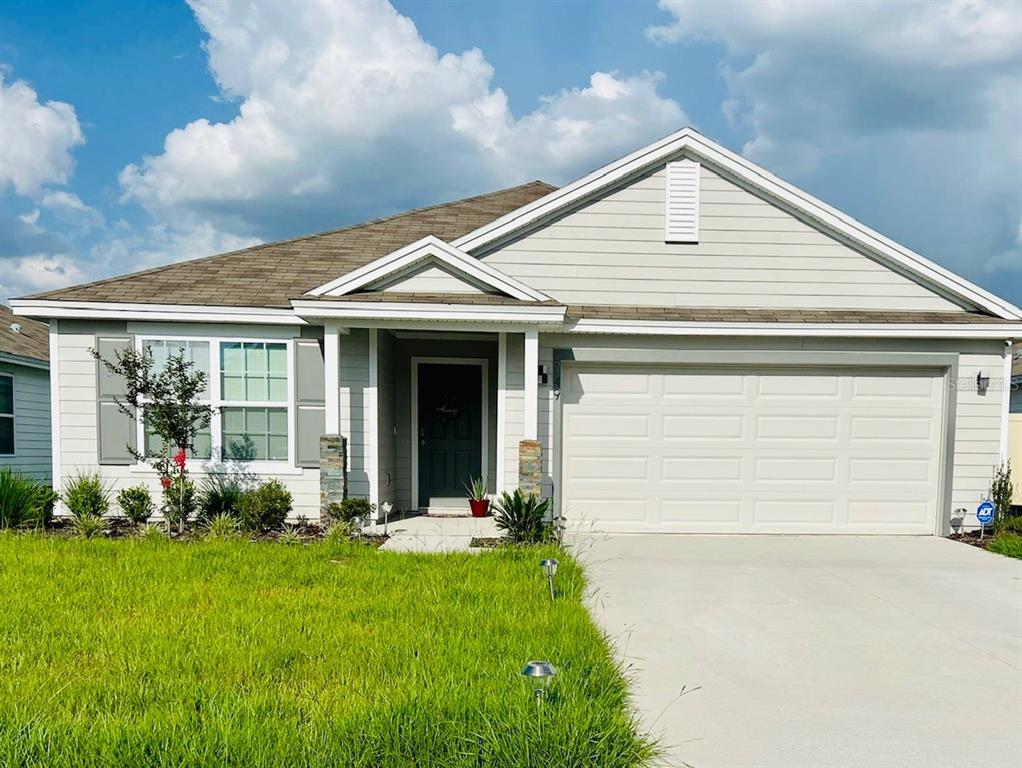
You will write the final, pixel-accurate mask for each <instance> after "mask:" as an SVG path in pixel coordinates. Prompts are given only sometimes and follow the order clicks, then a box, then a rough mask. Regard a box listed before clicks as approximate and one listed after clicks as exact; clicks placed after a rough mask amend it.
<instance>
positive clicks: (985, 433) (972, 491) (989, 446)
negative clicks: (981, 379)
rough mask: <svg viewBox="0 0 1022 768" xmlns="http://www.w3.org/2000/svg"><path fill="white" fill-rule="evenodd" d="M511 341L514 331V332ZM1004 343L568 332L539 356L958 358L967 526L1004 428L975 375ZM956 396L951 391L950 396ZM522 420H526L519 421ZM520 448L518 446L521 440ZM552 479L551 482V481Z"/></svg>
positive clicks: (998, 403) (958, 440)
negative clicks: (611, 352) (580, 352)
mask: <svg viewBox="0 0 1022 768" xmlns="http://www.w3.org/2000/svg"><path fill="white" fill-rule="evenodd" d="M509 338H510V336H509ZM1003 346H1004V345H1003V343H1002V342H1000V341H992V342H989V341H988V342H978V341H960V342H954V341H939V340H918V341H911V340H901V339H891V340H868V339H804V340H801V339H800V340H792V339H781V338H773V339H760V340H757V341H755V342H752V341H749V340H743V339H707V338H682V337H678V338H642V337H635V336H630V337H625V336H588V337H586V336H567V335H558V334H543V335H541V336H540V360H541V361H542V362H544V363H550V362H551V361H552V358H553V350H554V349H557V348H562V349H570V348H572V347H576V348H578V347H590V348H592V347H605V348H610V349H628V350H635V349H649V350H651V351H654V350H665V349H668V350H669V349H679V350H680V349H685V350H699V351H713V352H720V351H725V352H731V353H733V354H734V355H735V356H736V357H737V356H739V355H741V354H742V353H744V352H762V351H764V350H773V351H776V353H777V359H778V364H780V363H781V362H782V361H783V356H784V354H785V353H786V352H803V351H827V352H859V353H862V354H863V355H864V356H866V355H868V354H869V353H871V352H934V353H937V352H939V353H955V354H957V355H958V378H957V381H956V382H954V383H953V384H952V386H954V387H955V389H956V391H955V393H954V401H955V403H954V410H953V412H952V414H951V417H952V420H953V424H954V431H955V435H954V438H955V443H954V454H953V461H952V475H951V478H950V483H951V502H950V505H949V508H946V509H944V508H942V509H941V510H940V511H941V513H942V515H943V519H945V520H947V519H949V518H950V513H951V512H952V510H954V509H957V508H960V507H964V508H965V509H966V510H968V515H967V517H966V524H967V525H968V526H971V527H976V526H978V523H977V522H976V506H977V505H978V504H979V502H980V501H981V500H982V499H983V498H984V497H985V495H986V494H987V492H988V490H989V487H990V479H991V475H992V472H993V468H994V467H995V466H996V465H997V463H998V461H999V458H1000V449H1001V425H1002V414H1003V407H1004V406H1003V396H1004V392H1003V391H1001V390H1000V389H996V388H995V387H992V386H991V387H990V388H989V389H988V390H987V391H986V393H983V394H981V393H979V392H978V391H976V387H975V381H976V374H977V373H979V372H980V371H983V373H984V375H989V376H991V378H998V377H999V376H1000V372H1001V371H1002V370H1003V357H1002V350H1003ZM951 394H952V393H950V392H949V393H946V395H945V396H946V397H950V396H951ZM555 409H556V400H555V398H554V397H553V395H552V390H551V388H550V387H549V386H542V385H541V386H540V390H539V435H540V440H541V441H542V443H543V451H544V492H545V493H548V494H551V495H553V496H555V498H556V496H557V486H558V485H559V480H557V479H554V480H552V481H551V476H554V478H556V472H557V467H558V462H557V461H556V457H555V456H554V455H553V446H555V445H556V440H555V435H554V428H553V421H554V411H555ZM519 423H520V419H519ZM516 445H517V443H516ZM517 466H518V463H517V456H516V457H515V461H514V463H513V465H511V466H509V467H508V471H509V474H510V472H511V470H512V468H513V469H514V471H515V472H517ZM548 483H549V485H548Z"/></svg>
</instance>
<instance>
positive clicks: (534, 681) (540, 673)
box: [522, 561, 557, 706]
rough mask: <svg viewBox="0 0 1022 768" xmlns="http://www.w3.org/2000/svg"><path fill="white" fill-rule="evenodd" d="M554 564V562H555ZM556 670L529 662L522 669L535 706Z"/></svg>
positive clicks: (550, 665)
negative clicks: (534, 700) (529, 686)
mask: <svg viewBox="0 0 1022 768" xmlns="http://www.w3.org/2000/svg"><path fill="white" fill-rule="evenodd" d="M555 562H556V561H555ZM556 674H557V670H556V669H554V665H553V664H551V663H550V662H549V661H530V662H529V663H528V664H526V665H525V666H524V667H522V677H524V678H525V679H526V680H528V681H529V684H530V685H531V686H532V695H533V696H535V697H536V705H537V706H538V705H539V703H540V702H541V701H542V700H543V699H544V698H545V697H546V695H547V690H548V689H549V688H550V681H551V680H553V678H554V675H556Z"/></svg>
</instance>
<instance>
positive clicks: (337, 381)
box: [323, 323, 351, 439]
mask: <svg viewBox="0 0 1022 768" xmlns="http://www.w3.org/2000/svg"><path fill="white" fill-rule="evenodd" d="M323 371H324V382H323V396H324V398H325V400H324V405H325V408H324V411H325V419H324V423H323V429H324V430H325V432H324V434H327V435H336V434H338V433H340V431H341V332H340V328H338V327H337V325H336V323H334V324H327V325H325V326H323ZM348 437H349V439H350V437H351V436H350V435H348Z"/></svg>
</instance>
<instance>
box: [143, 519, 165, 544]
mask: <svg viewBox="0 0 1022 768" xmlns="http://www.w3.org/2000/svg"><path fill="white" fill-rule="evenodd" d="M138 535H139V536H140V537H142V538H143V539H145V540H146V541H166V540H167V531H166V529H165V528H164V527H163V526H162V525H156V524H155V523H146V524H145V525H143V526H141V527H140V528H139V529H138Z"/></svg>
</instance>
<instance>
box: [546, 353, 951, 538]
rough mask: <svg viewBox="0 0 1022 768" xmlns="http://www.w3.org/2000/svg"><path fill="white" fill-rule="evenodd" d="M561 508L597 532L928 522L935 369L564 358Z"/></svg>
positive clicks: (931, 521) (937, 449)
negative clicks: (629, 363)
mask: <svg viewBox="0 0 1022 768" xmlns="http://www.w3.org/2000/svg"><path fill="white" fill-rule="evenodd" d="M563 376H564V378H563V381H562V389H561V395H560V396H561V400H562V408H563V410H562V414H563V420H562V430H563V439H562V444H561V445H562V451H563V460H562V468H561V471H562V488H563V495H562V497H563V500H564V501H563V514H564V515H565V516H566V517H567V518H568V520H569V522H570V523H573V524H578V525H582V526H584V527H592V528H594V529H597V530H604V531H677V532H693V533H740V532H744V533H911V534H932V533H935V532H936V522H935V521H936V513H937V508H938V503H937V499H938V494H939V492H940V489H939V486H940V475H941V466H940V462H941V453H942V452H941V443H942V429H941V425H942V411H943V389H942V383H941V382H942V381H943V379H942V378H940V375H939V373H938V372H937V371H933V372H927V373H920V372H918V371H912V372H905V373H898V372H891V371H883V372H875V373H874V372H870V371H865V370H861V371H860V370H858V369H846V370H845V371H838V370H819V371H813V370H811V369H810V370H809V371H807V370H805V369H802V370H799V371H798V372H795V371H791V370H788V369H750V370H735V369H724V368H717V369H705V370H696V369H690V368H659V369H658V368H649V367H646V368H642V369H633V368H617V367H605V368H599V369H592V368H584V367H579V368H569V367H565V370H564V374H563Z"/></svg>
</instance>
